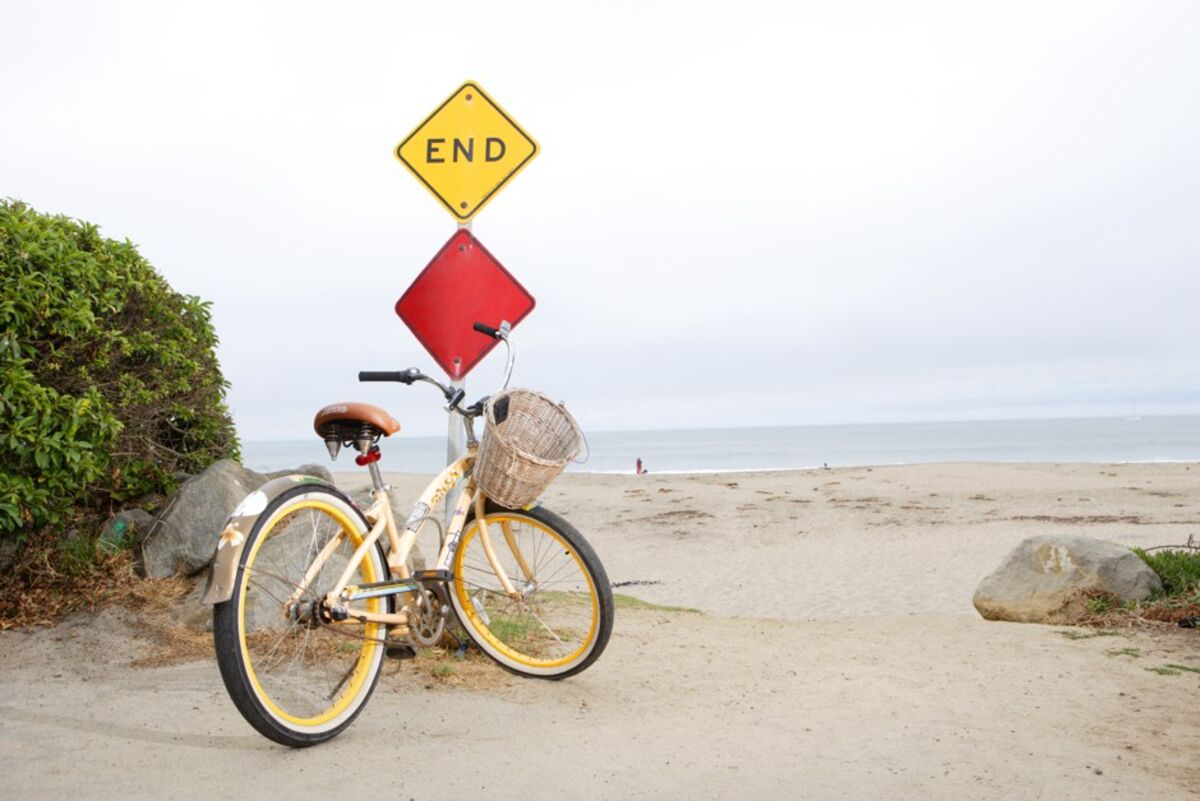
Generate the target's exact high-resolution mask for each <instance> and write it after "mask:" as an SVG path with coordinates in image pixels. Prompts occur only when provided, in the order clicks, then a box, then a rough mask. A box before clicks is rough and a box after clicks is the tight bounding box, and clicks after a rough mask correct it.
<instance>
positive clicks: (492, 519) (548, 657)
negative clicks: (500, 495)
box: [450, 506, 613, 679]
mask: <svg viewBox="0 0 1200 801" xmlns="http://www.w3.org/2000/svg"><path fill="white" fill-rule="evenodd" d="M485 520H486V521H487V523H488V526H489V529H488V531H489V538H490V540H491V543H492V547H493V550H494V552H495V555H496V557H497V560H498V561H499V563H500V565H501V568H502V570H503V571H504V572H505V574H506V575H507V576H508V579H509V581H510V582H511V583H512V585H513V587H514V588H515V589H516V590H517V591H518V593H519V594H520V597H519V598H510V597H509V596H508V595H506V594H505V593H504V591H503V589H502V585H501V583H500V581H499V579H498V578H497V577H496V573H495V571H494V570H493V568H492V566H491V563H490V561H489V560H488V558H487V555H486V553H485V551H484V547H483V542H482V537H481V536H480V528H479V523H478V521H477V520H470V521H468V523H467V526H466V528H465V530H464V531H463V535H462V539H461V540H460V541H459V544H458V549H457V551H456V552H455V555H454V562H453V566H454V569H453V573H454V579H453V582H452V586H451V591H450V600H451V603H452V604H453V606H454V611H455V613H456V614H457V615H458V619H459V621H460V622H461V623H462V625H463V628H465V629H466V631H467V634H468V635H469V636H470V637H471V639H472V640H473V641H474V642H475V644H476V645H478V646H479V648H480V650H482V651H483V652H484V653H485V654H487V655H488V656H490V657H491V658H492V659H494V660H495V661H496V662H498V663H499V664H500V665H501V666H503V667H505V668H507V669H508V670H510V671H512V672H514V673H519V674H521V675H524V676H534V677H539V678H551V679H562V678H566V677H567V676H572V675H574V674H576V673H579V672H580V671H582V670H584V669H586V668H587V667H588V666H589V665H591V664H592V663H593V662H595V661H596V659H598V658H599V656H600V654H601V653H603V651H604V648H605V646H606V645H607V644H608V638H609V635H610V634H611V633H612V625H613V600H612V587H611V585H610V584H609V581H608V576H607V575H606V574H605V572H604V567H603V566H602V565H601V564H600V560H599V558H598V557H597V556H596V554H595V552H594V551H593V550H592V548H591V546H590V545H588V543H587V541H586V540H585V539H584V538H583V535H581V534H580V533H579V532H578V531H577V530H576V529H575V527H574V526H572V525H571V524H570V523H568V522H567V521H566V520H564V519H563V518H561V517H559V516H558V515H556V514H554V513H553V512H551V511H549V510H547V509H542V508H540V507H537V508H534V509H527V510H514V509H500V508H498V507H494V506H489V510H488V512H487V514H486V517H485Z"/></svg>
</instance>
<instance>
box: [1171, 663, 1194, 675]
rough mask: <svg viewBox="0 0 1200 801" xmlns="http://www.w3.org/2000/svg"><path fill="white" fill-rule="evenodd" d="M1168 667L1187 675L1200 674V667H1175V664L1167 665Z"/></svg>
mask: <svg viewBox="0 0 1200 801" xmlns="http://www.w3.org/2000/svg"><path fill="white" fill-rule="evenodd" d="M1166 667H1169V668H1171V669H1173V670H1180V671H1183V672H1185V673H1200V668H1198V667H1190V666H1188V665H1174V664H1167V665H1166Z"/></svg>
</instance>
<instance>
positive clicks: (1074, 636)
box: [1054, 629, 1120, 640]
mask: <svg viewBox="0 0 1200 801" xmlns="http://www.w3.org/2000/svg"><path fill="white" fill-rule="evenodd" d="M1054 633H1055V634H1061V635H1062V636H1064V637H1066V638H1067V639H1068V640H1090V639H1092V638H1093V637H1116V636H1119V635H1120V632H1118V631H1109V630H1108V629H1096V630H1094V631H1078V630H1075V629H1058V630H1056V631H1055V632H1054Z"/></svg>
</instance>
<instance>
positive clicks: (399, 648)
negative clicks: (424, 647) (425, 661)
mask: <svg viewBox="0 0 1200 801" xmlns="http://www.w3.org/2000/svg"><path fill="white" fill-rule="evenodd" d="M383 653H384V655H385V656H386V657H387V658H388V659H412V658H413V657H414V656H416V655H417V651H416V649H415V648H413V647H412V646H411V645H401V644H399V643H396V644H393V645H387V646H384V651H383Z"/></svg>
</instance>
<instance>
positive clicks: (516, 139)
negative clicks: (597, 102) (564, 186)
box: [396, 81, 538, 222]
mask: <svg viewBox="0 0 1200 801" xmlns="http://www.w3.org/2000/svg"><path fill="white" fill-rule="evenodd" d="M537 152H538V145H537V142H535V141H533V137H531V136H530V135H529V134H527V133H525V132H524V131H523V130H521V127H520V126H519V125H517V123H516V122H514V121H513V119H512V117H510V116H508V114H506V113H505V112H504V109H502V108H500V106H499V105H498V104H497V103H496V101H494V100H492V99H491V98H490V97H488V96H487V95H486V94H484V92H483V90H482V89H480V88H479V87H478V86H477V85H476V84H474V83H471V82H469V81H468V82H467V83H464V84H463V85H462V86H461V87H459V89H458V91H457V92H455V93H454V94H452V95H450V97H449V98H448V99H447V100H446V102H445V103H442V105H440V106H438V107H437V109H436V110H435V111H434V112H433V113H432V114H430V115H429V117H428V118H426V120H425V121H424V122H423V123H421V124H420V125H418V126H417V129H416V130H415V131H413V132H412V133H410V134H409V135H408V137H407V138H406V139H405V140H404V141H403V142H401V143H400V144H399V145H397V146H396V158H398V159H400V163H401V164H403V165H404V166H405V167H407V168H408V169H409V170H410V171H411V172H412V174H413V175H415V176H417V179H418V180H419V181H420V182H421V183H423V184H425V187H426V188H427V189H428V190H429V191H430V192H432V193H433V196H434V197H436V198H437V199H438V200H439V201H441V203H442V205H443V206H445V207H446V209H447V210H448V211H449V212H450V213H451V214H453V215H454V216H455V217H456V218H457V219H458V220H460V221H463V222H465V221H467V220H469V219H471V217H473V216H474V215H475V212H477V211H479V210H480V209H481V208H483V207H484V205H486V204H487V202H488V201H489V200H491V199H492V197H493V196H494V195H495V194H496V193H497V192H499V191H500V188H501V187H502V186H504V185H505V184H506V183H508V182H509V181H510V180H512V177H513V176H514V175H516V174H517V173H518V172H520V171H521V169H522V168H523V167H524V166H525V165H526V164H528V163H529V162H530V161H531V160H532V159H533V157H534V156H536V155H537Z"/></svg>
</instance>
